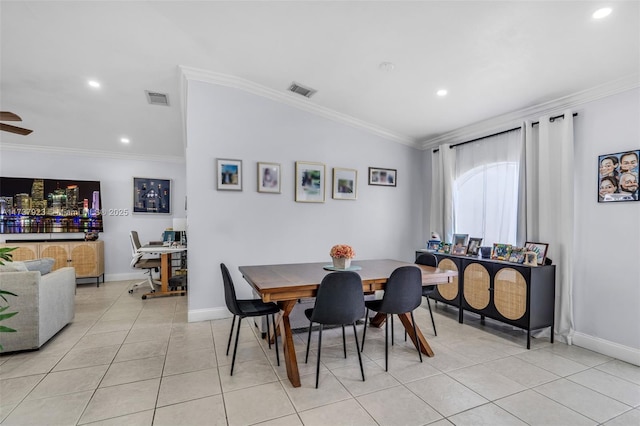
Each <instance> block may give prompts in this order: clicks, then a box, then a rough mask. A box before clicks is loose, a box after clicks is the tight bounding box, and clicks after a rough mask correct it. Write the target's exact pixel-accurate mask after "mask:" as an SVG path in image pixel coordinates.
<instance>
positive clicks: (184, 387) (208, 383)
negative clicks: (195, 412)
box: [156, 368, 222, 407]
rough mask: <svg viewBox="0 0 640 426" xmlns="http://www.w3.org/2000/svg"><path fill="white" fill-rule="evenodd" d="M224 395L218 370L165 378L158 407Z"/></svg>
mask: <svg viewBox="0 0 640 426" xmlns="http://www.w3.org/2000/svg"><path fill="white" fill-rule="evenodd" d="M220 393H222V390H221V387H220V377H219V375H218V369H217V368H210V369H208V370H200V371H193V372H191V373H183V374H175V375H173V376H165V377H163V378H162V381H161V382H160V392H159V394H158V402H157V404H156V406H157V407H162V406H165V405H170V404H176V403H179V402H185V401H190V400H192V399H199V398H204V397H208V396H213V395H218V394H220Z"/></svg>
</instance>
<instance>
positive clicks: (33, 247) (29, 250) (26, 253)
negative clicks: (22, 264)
mask: <svg viewBox="0 0 640 426" xmlns="http://www.w3.org/2000/svg"><path fill="white" fill-rule="evenodd" d="M0 247H16V249H15V250H14V251H12V252H11V254H12V255H13V256H12V257H11V259H12V260H20V261H22V260H34V259H37V258H38V244H25V243H18V244H2V245H0Z"/></svg>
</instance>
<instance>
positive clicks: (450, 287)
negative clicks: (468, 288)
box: [436, 259, 458, 300]
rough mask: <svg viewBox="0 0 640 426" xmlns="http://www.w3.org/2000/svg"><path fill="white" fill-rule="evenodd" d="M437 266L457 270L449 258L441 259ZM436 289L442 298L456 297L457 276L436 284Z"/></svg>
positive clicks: (450, 298) (452, 298)
mask: <svg viewBox="0 0 640 426" xmlns="http://www.w3.org/2000/svg"><path fill="white" fill-rule="evenodd" d="M438 268H440V269H445V270H447V271H456V272H458V267H457V266H456V264H455V263H454V262H453V260H451V259H442V260H441V261H440V262H439V263H438ZM436 289H437V291H438V293H440V296H442V298H443V299H446V300H454V299H455V298H456V297H458V277H457V276H456V277H454V278H453V282H450V283H447V284H440V285H438V286H436Z"/></svg>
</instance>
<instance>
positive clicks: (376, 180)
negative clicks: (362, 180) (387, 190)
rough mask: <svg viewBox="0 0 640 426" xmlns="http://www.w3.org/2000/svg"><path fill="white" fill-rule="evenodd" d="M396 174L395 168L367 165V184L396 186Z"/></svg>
mask: <svg viewBox="0 0 640 426" xmlns="http://www.w3.org/2000/svg"><path fill="white" fill-rule="evenodd" d="M397 175H398V171H397V170H396V169H383V168H380V167H369V185H378V186H396V184H397Z"/></svg>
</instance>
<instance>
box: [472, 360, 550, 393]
mask: <svg viewBox="0 0 640 426" xmlns="http://www.w3.org/2000/svg"><path fill="white" fill-rule="evenodd" d="M482 365H483V366H485V367H487V368H489V369H491V370H492V371H494V372H496V373H497V374H500V375H502V376H504V377H507V378H509V379H511V380H513V381H514V382H516V383H520V384H521V385H522V386H525V387H527V388H530V387H534V386H538V385H541V384H543V383H548V382H551V381H553V380H557V379H559V377H558V376H556V375H555V374H553V373H551V372H550V371H547V370H545V369H543V368H540V367H537V366H535V365H533V364H531V363H528V362H526V361H523V360H522V359H520V358H516V357H513V356H511V357H508V358H503V359H499V360H496V361H491V362H486V363H484V364H482Z"/></svg>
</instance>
